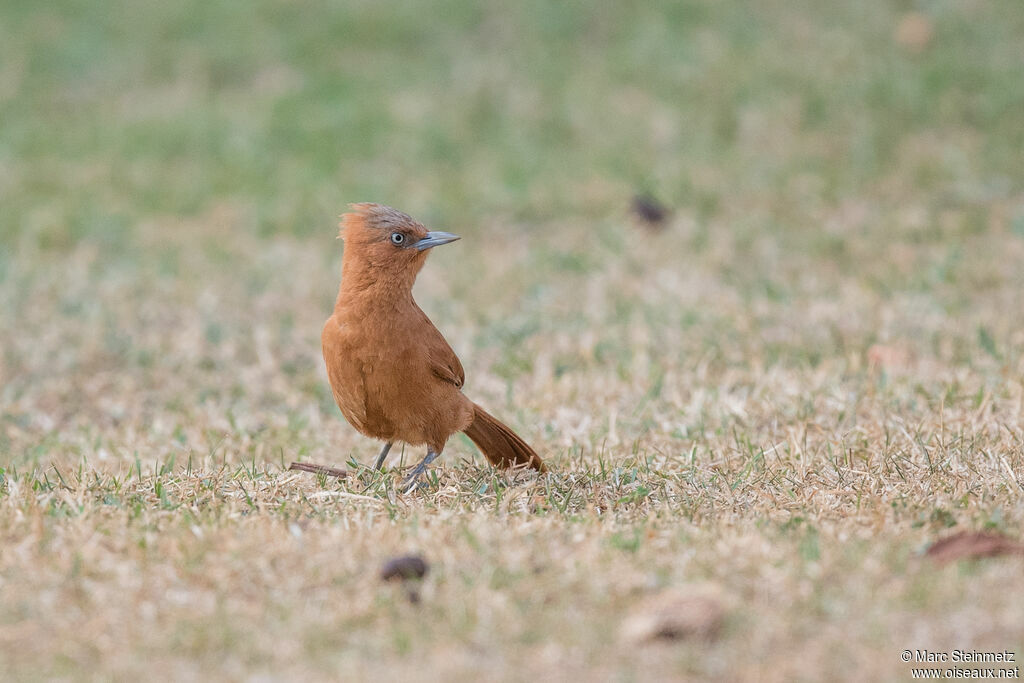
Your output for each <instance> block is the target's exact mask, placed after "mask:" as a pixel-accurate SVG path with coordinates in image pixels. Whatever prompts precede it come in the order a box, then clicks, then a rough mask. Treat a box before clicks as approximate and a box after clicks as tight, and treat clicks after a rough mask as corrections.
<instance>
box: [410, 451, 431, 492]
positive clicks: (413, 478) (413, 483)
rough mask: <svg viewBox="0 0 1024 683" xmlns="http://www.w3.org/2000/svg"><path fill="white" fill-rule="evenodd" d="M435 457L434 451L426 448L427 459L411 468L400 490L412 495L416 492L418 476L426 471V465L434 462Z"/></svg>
mask: <svg viewBox="0 0 1024 683" xmlns="http://www.w3.org/2000/svg"><path fill="white" fill-rule="evenodd" d="M436 457H437V453H436V452H435V451H434V449H433V448H428V449H427V457H425V458H423V460H420V462H419V464H418V465H416V467H413V468H412V472H410V473H409V476H408V477H406V478H405V481H403V482H402V488H404V489H405V492H406V493H412V492H413V491H415V490H416V487H417V486H419V478H420V475H421V474H423V473H424V472H426V471H427V465H429V464H430V463H432V462H434V458H436Z"/></svg>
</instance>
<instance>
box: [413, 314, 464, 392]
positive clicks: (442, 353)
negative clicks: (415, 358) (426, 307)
mask: <svg viewBox="0 0 1024 683" xmlns="http://www.w3.org/2000/svg"><path fill="white" fill-rule="evenodd" d="M418 308H419V307H418V306H417V309H418ZM419 314H420V321H421V322H420V329H421V331H422V332H425V333H426V334H424V335H423V336H425V337H426V339H424V340H423V342H422V343H423V345H424V347H425V348H426V350H427V354H426V356H427V362H428V363H430V370H431V371H432V372H433V373H434V374H435V375H436V376H437V377H439V378H440V379H441V380H442V381H444V382H448V383H449V384H454V385H455V386H456V387H457V388H459V389H461V388H462V384H463V382H465V381H466V371H465V370H463V369H462V363H460V362H459V357H458V356H456V355H455V352H454V351H453V350H452V347H451V346H450V345H449V344H448V340H446V339H445V338H444V335H442V334H441V333H440V332H439V331H438V329H437V328H436V327H434V323H432V322H430V318H428V317H427V314H426V313H424V312H423V311H422V310H421V311H420V312H419ZM423 323H426V324H425V325H424V324H423Z"/></svg>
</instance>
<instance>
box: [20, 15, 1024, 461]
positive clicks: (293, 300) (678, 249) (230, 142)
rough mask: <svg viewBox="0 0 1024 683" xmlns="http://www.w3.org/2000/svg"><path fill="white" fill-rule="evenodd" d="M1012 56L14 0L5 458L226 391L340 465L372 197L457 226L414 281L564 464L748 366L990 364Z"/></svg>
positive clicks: (1005, 278)
mask: <svg viewBox="0 0 1024 683" xmlns="http://www.w3.org/2000/svg"><path fill="white" fill-rule="evenodd" d="M1022 73H1024V12H1022V11H1021V10H1020V8H1019V7H1018V6H1017V5H1016V4H1015V3H1007V2H987V1H983V0H966V1H957V2H943V1H939V0H936V1H934V2H924V1H921V2H909V1H907V2H871V3H867V4H863V3H860V4H853V5H851V4H850V3H845V2H771V1H766V2H756V3H745V4H743V5H738V4H731V3H718V2H703V1H689V2H666V3H658V2H655V3H617V4H615V5H614V6H602V7H600V8H595V7H592V6H590V5H588V4H586V3H558V4H556V5H551V4H550V3H542V2H528V3H521V4H516V5H514V6H507V4H506V3H466V2H422V3H416V4H415V5H408V6H403V7H394V6H384V5H381V4H380V3H374V2H262V1H258V2H254V3H246V4H245V5H244V6H242V5H238V4H237V3H228V2H197V3H188V2H184V3H170V4H168V3H153V2H144V3H140V2H124V3H118V2H106V3H91V2H73V1H72V2H54V3H47V4H46V5H45V6H40V5H39V4H38V3H32V2H7V3H4V5H3V8H2V9H0V119H2V122H3V123H2V126H0V197H2V206H3V212H2V216H0V244H2V246H3V248H2V249H0V315H2V319H3V320H4V325H3V332H2V333H0V334H2V337H0V339H2V342H3V347H2V348H3V353H2V357H0V361H2V365H0V372H2V377H3V380H4V381H3V389H2V392H3V393H2V399H3V401H4V403H3V405H4V408H3V410H4V415H5V420H6V423H7V424H8V427H7V428H6V431H5V432H4V433H2V434H0V439H2V441H0V445H2V446H3V447H4V449H5V450H6V452H7V453H8V456H7V457H8V458H12V459H13V460H14V461H20V460H25V461H26V462H35V461H36V460H37V459H38V453H40V452H41V453H46V454H48V457H72V458H77V457H79V456H80V455H81V454H82V446H81V444H79V445H69V443H68V442H69V440H70V441H71V442H75V441H76V439H74V438H71V437H70V434H71V433H73V431H74V429H80V430H84V432H85V433H88V434H91V435H92V436H91V437H89V438H86V439H85V443H89V444H92V446H91V447H95V446H96V445H97V444H99V443H102V442H104V441H105V440H107V439H110V440H112V442H113V444H112V446H111V449H112V450H116V448H115V446H116V447H117V448H128V447H129V443H134V441H133V439H135V438H144V436H143V435H142V434H141V433H140V434H136V433H135V432H132V437H131V438H130V439H128V442H126V441H125V439H124V438H123V435H122V436H120V437H118V436H113V435H112V433H111V432H109V431H104V425H107V426H110V425H113V424H119V425H121V424H131V423H132V420H142V421H144V422H145V423H146V424H148V425H149V426H150V427H151V428H155V433H156V434H157V437H158V439H159V438H164V437H165V436H166V434H163V435H162V436H161V431H165V432H167V433H168V434H170V433H174V434H177V435H178V438H179V440H180V442H181V445H185V444H187V447H189V448H191V447H193V446H194V445H195V444H194V443H193V438H195V439H200V440H201V441H203V440H205V437H202V436H201V435H200V434H198V433H196V434H193V435H192V436H186V432H188V431H189V430H195V428H196V422H195V420H194V419H193V418H194V413H195V411H196V410H197V409H198V408H197V407H198V406H206V407H207V408H206V409H207V410H208V416H207V417H208V418H209V420H211V421H212V424H211V425H209V426H210V428H211V429H212V428H214V425H216V427H217V428H218V429H219V428H227V429H228V430H229V431H231V432H232V433H234V432H238V431H241V432H245V431H246V428H247V429H249V430H255V429H257V428H262V427H266V426H267V425H269V424H274V423H280V424H283V425H286V426H287V425H291V426H292V427H293V428H294V427H296V426H297V425H301V426H306V427H308V428H309V429H310V430H311V431H310V432H309V434H308V437H309V438H308V439H303V443H308V444H309V447H310V448H316V450H319V451H323V449H324V448H326V445H324V446H323V447H321V446H314V444H320V443H322V442H323V441H324V439H323V436H322V432H320V431H318V430H319V429H321V425H320V423H321V422H328V423H330V424H334V423H335V420H334V419H333V418H334V417H336V416H337V411H336V408H335V407H334V406H333V401H332V400H331V396H330V393H329V391H328V390H327V388H326V382H325V381H324V377H323V372H322V370H321V367H320V366H321V364H322V361H321V360H320V358H319V348H318V347H319V341H318V335H319V329H320V325H321V322H322V320H323V318H324V317H325V316H326V314H327V313H328V312H329V311H330V309H331V307H332V302H333V298H334V295H335V292H336V288H337V280H338V272H339V270H340V268H339V264H340V253H341V248H342V245H341V244H340V243H338V242H335V241H334V237H335V235H336V229H337V228H336V223H337V218H338V215H339V214H340V213H341V212H342V211H344V209H345V206H346V205H347V204H348V203H349V202H355V201H377V202H382V203H387V204H390V205H393V206H396V207H398V208H400V209H402V210H404V211H406V212H408V213H410V214H412V215H413V216H414V217H417V218H419V219H420V220H422V221H423V222H425V223H427V224H428V225H429V226H432V227H434V228H436V229H444V230H450V231H453V232H457V233H459V234H461V235H463V236H464V237H465V239H464V240H463V241H462V242H460V243H459V244H458V245H456V246H453V247H450V248H448V249H446V250H438V253H437V254H436V255H434V256H432V259H431V265H430V267H429V268H427V269H426V270H425V272H424V274H423V275H422V276H421V283H420V286H419V289H418V290H417V291H418V292H420V298H421V302H422V303H423V305H424V307H425V308H426V310H427V311H428V313H430V314H431V315H432V316H433V317H434V318H435V320H437V322H438V323H439V326H440V327H441V329H442V330H444V331H445V333H446V334H447V335H448V336H449V338H450V339H451V340H452V342H453V344H454V346H455V348H456V350H457V351H458V352H459V353H460V354H461V355H462V356H463V357H464V359H466V361H467V363H468V367H469V368H470V370H471V371H470V374H469V376H470V382H469V384H468V385H467V386H468V387H474V385H475V386H476V387H479V389H478V390H476V391H477V392H478V393H475V394H474V395H479V392H483V393H484V398H486V399H488V400H489V401H490V403H491V404H492V405H493V404H494V403H504V404H507V405H508V407H509V408H510V409H513V410H515V411H518V412H519V420H520V422H519V424H523V423H524V422H525V423H530V424H534V425H536V426H535V429H534V434H533V435H534V438H544V439H550V440H551V441H552V445H557V446H558V447H560V448H571V447H573V446H574V445H586V446H594V445H596V444H598V443H603V442H605V441H606V440H607V439H608V437H609V436H611V437H613V438H612V441H613V442H616V443H617V442H619V441H620V440H621V441H622V442H634V443H635V442H636V439H638V438H639V437H640V436H641V435H643V434H646V433H650V432H652V430H653V432H654V433H655V434H657V433H663V434H664V435H665V436H671V435H676V436H680V435H681V436H686V435H689V434H691V433H692V434H695V435H697V436H698V437H699V436H700V435H701V434H703V433H704V431H705V430H704V427H703V426H702V425H705V422H706V420H707V419H708V417H709V411H708V410H707V406H705V405H704V403H703V398H701V397H702V396H704V395H717V392H718V391H719V387H721V386H722V385H723V382H724V383H725V384H729V383H730V381H731V380H729V379H728V378H727V376H726V373H728V372H731V371H736V372H741V373H743V372H748V371H752V372H754V373H755V374H758V373H761V375H763V370H764V369H765V368H770V367H773V366H777V367H779V368H789V369H813V368H815V367H818V366H819V365H820V364H821V363H823V362H825V363H826V364H827V368H828V372H832V373H835V374H836V376H845V375H848V374H849V373H854V374H856V373H863V372H866V371H867V370H868V369H869V366H872V367H874V368H875V369H876V370H877V369H879V368H881V369H883V370H887V371H888V374H890V375H891V374H892V371H897V374H899V371H901V370H906V369H907V368H917V369H919V370H920V369H921V368H920V367H918V365H919V364H920V363H925V365H926V367H924V369H923V371H922V372H919V373H915V375H916V377H917V379H922V378H924V379H927V380H929V381H934V382H935V386H945V385H946V384H948V383H949V381H950V380H951V378H953V379H956V378H957V377H958V375H957V374H956V370H957V368H958V367H960V368H963V367H971V368H981V369H983V370H985V372H987V373H989V374H988V375H983V379H984V377H985V376H987V377H989V378H990V379H992V381H998V380H999V377H1001V376H1004V373H1005V372H1006V371H1007V369H1008V368H1012V367H1014V365H1015V362H1016V360H1019V358H1020V348H1021V343H1022V339H1021V331H1020V330H1019V329H1018V327H1019V326H1018V325H1017V323H1016V321H1017V320H1019V319H1020V315H1021V314H1024V305H1022V304H1021V297H1020V292H1021V285H1022V283H1024V276H1022V274H1021V273H1022V269H1021V268H1020V258H1021V255H1022V243H1024V154H1022V153H1021V150H1022V149H1024V78H1022ZM638 203H639V204H640V205H644V206H638ZM646 204H651V206H646ZM638 209H639V213H641V214H642V213H644V212H645V211H646V212H647V213H650V211H651V210H653V211H654V213H655V214H657V213H659V212H660V213H662V214H663V215H661V216H656V217H655V220H654V221H649V220H647V221H645V220H644V219H643V218H642V216H638V215H637V214H638ZM929 363H930V364H929ZM695 372H696V373H697V374H696V375H695V374H693V373H695ZM761 375H759V376H761ZM985 381H988V380H985ZM732 383H733V384H735V382H732ZM665 392H668V393H665ZM694 392H696V393H694ZM701 392H705V394H702V393H701ZM708 392H710V393H708ZM543 395H546V397H545V396H543ZM695 397H696V398H695ZM664 400H668V401H669V404H668V405H665V404H664V403H663V401H664ZM591 401H594V402H595V405H596V406H597V410H598V412H599V415H597V416H595V415H594V414H593V413H594V409H593V406H590V405H587V404H588V403H589V402H591ZM552 402H554V406H552ZM609 406H610V407H609ZM499 407H500V406H495V408H496V409H497V408H499ZM549 407H557V410H556V411H555V412H556V413H557V412H558V411H561V414H560V415H552V410H549ZM683 408H685V410H683V414H682V416H680V413H679V411H680V410H681V409H683ZM268 411H269V414H268ZM311 411H312V412H311ZM723 411H724V412H723V416H724V417H723V420H724V422H722V424H727V423H728V420H729V419H731V418H730V415H731V413H732V412H735V411H733V410H732V409H723ZM712 412H714V411H712ZM225 416H229V417H230V419H228V417H225ZM239 420H240V421H241V423H239V422H238V421H239ZM311 421H312V422H311ZM240 424H241V426H239V425H240ZM597 425H600V428H598V427H597ZM64 428H72V432H68V431H61V430H62V429H64ZM623 430H625V432H624V433H623ZM140 431H141V432H144V431H145V430H140ZM345 433H346V432H344V431H342V432H340V433H339V434H338V435H335V436H332V437H331V439H339V438H340V439H342V440H343V443H345V444H349V443H350V442H349V441H346V440H345V439H346V437H345V436H344V434H345ZM61 434H62V436H58V435H61ZM47 439H50V440H52V441H54V443H62V444H64V445H63V446H61V447H60V448H58V449H57V450H56V451H54V450H52V449H50V448H49V447H47V448H43V449H42V450H41V451H38V452H36V455H31V452H32V449H34V448H38V447H39V444H40V443H41V442H44V441H46V440H47ZM328 442H329V440H328ZM158 443H162V442H159V441H158ZM351 443H355V442H351ZM677 446H678V444H677V445H674V446H671V448H672V449H676V447H677ZM684 446H685V447H686V448H688V445H687V444H684ZM130 447H131V448H134V446H130ZM158 450H161V451H162V450H164V448H163V447H162V446H161V447H158ZM346 454H347V452H346ZM334 459H337V455H335V456H334Z"/></svg>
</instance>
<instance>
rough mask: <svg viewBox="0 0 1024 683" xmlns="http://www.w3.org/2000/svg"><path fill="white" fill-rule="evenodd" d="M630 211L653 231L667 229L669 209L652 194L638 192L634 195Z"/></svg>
mask: <svg viewBox="0 0 1024 683" xmlns="http://www.w3.org/2000/svg"><path fill="white" fill-rule="evenodd" d="M630 211H631V212H632V213H633V215H634V216H636V218H637V220H639V221H640V224H641V225H643V226H644V227H646V228H647V229H649V230H652V231H661V230H664V229H665V221H666V220H668V216H669V211H668V209H666V208H665V206H664V205H663V204H662V203H661V202H659V201H658V200H657V199H655V198H654V197H652V196H651V195H649V194H638V195H636V196H635V197H633V204H632V205H631V206H630Z"/></svg>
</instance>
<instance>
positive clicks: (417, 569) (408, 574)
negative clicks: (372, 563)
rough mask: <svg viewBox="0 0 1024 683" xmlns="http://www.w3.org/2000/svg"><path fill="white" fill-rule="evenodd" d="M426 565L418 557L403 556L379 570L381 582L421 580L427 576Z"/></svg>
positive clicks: (385, 564) (392, 560)
mask: <svg viewBox="0 0 1024 683" xmlns="http://www.w3.org/2000/svg"><path fill="white" fill-rule="evenodd" d="M427 569H428V565H427V562H426V560H424V559H423V558H422V557H420V556H419V555H403V556H401V557H395V558H392V559H390V560H388V561H387V562H385V563H384V566H383V567H381V570H380V578H381V580H382V581H408V580H409V579H422V578H423V577H424V576H426V575H427Z"/></svg>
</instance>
